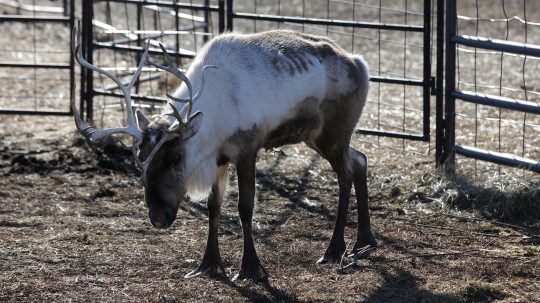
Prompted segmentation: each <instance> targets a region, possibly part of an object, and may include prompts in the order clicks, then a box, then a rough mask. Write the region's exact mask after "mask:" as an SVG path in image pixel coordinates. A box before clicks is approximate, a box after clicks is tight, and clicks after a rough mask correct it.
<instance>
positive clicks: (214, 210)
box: [185, 165, 227, 278]
mask: <svg viewBox="0 0 540 303" xmlns="http://www.w3.org/2000/svg"><path fill="white" fill-rule="evenodd" d="M226 187H227V165H223V166H220V167H219V168H218V177H217V179H216V181H215V183H214V186H212V192H211V193H210V196H209V197H208V241H207V243H206V251H205V252H204V257H203V260H202V262H201V264H200V265H199V267H197V269H195V270H194V271H192V272H190V273H188V274H187V275H185V278H192V277H196V276H200V275H202V274H207V275H210V276H212V275H216V274H218V269H220V270H221V274H223V275H225V268H224V267H223V263H222V262H221V256H220V254H219V245H218V226H219V216H220V209H221V202H223V194H224V193H225V188H226Z"/></svg>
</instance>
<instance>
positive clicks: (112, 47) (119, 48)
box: [93, 42, 195, 58]
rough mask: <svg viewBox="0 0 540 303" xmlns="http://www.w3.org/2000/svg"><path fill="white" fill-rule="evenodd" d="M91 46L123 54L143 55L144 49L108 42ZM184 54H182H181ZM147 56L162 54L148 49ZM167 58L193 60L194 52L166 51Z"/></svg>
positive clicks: (157, 50) (181, 50)
mask: <svg viewBox="0 0 540 303" xmlns="http://www.w3.org/2000/svg"><path fill="white" fill-rule="evenodd" d="M93 45H94V46H95V47H97V48H105V49H110V50H114V51H124V52H135V53H141V54H142V53H144V47H142V46H128V45H121V44H113V43H108V42H94V43H93ZM182 52H184V53H182ZM148 53H149V54H153V55H159V54H163V52H162V51H161V50H160V49H157V48H156V49H149V50H148ZM167 53H168V54H169V56H172V57H179V58H195V52H192V51H189V50H184V49H180V53H177V52H174V51H169V50H168V51H167Z"/></svg>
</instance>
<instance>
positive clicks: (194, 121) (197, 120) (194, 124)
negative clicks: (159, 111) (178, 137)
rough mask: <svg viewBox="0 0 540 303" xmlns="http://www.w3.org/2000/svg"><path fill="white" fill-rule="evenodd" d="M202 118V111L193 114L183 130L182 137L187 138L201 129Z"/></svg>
mask: <svg viewBox="0 0 540 303" xmlns="http://www.w3.org/2000/svg"><path fill="white" fill-rule="evenodd" d="M202 120H203V114H202V112H196V113H194V114H193V115H191V117H189V121H188V123H187V127H186V128H184V129H183V130H182V138H184V140H187V139H189V138H191V137H193V136H194V135H195V134H196V133H197V132H198V131H199V128H201V124H202Z"/></svg>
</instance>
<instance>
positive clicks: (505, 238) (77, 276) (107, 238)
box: [0, 117, 540, 302]
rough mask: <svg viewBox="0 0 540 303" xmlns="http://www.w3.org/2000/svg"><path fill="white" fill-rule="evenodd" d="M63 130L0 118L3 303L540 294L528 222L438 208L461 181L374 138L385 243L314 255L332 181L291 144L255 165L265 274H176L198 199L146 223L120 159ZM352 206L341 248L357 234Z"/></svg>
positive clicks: (200, 234)
mask: <svg viewBox="0 0 540 303" xmlns="http://www.w3.org/2000/svg"><path fill="white" fill-rule="evenodd" d="M71 123H72V122H71V120H70V119H68V118H65V119H64V118H62V119H55V120H54V123H52V121H51V120H50V119H49V118H38V119H36V118H30V117H7V118H6V119H3V120H2V121H1V122H0V129H1V130H2V132H1V133H0V137H1V139H2V141H1V142H2V145H0V151H1V157H0V159H1V161H0V174H2V176H3V178H1V179H0V186H1V187H0V188H1V189H0V196H1V197H2V201H3V203H1V204H0V259H1V260H0V261H1V262H0V271H1V272H2V274H1V275H0V301H8V302H17V301H21V300H22V301H66V302H67V301H77V302H79V301H106V302H109V301H111V302H112V301H114V302H140V301H144V302H184V301H186V300H187V301H200V302H202V301H204V302H207V301H222V302H238V301H255V302H263V301H284V302H304V301H306V302H313V301H315V302H328V301H343V302H358V301H368V302H389V301H400V302H403V301H406V302H413V301H423V302H471V301H477V302H482V301H486V300H498V301H503V302H504V301H508V302H514V301H523V302H531V301H538V300H539V299H540V297H538V294H539V293H540V289H539V288H538V284H537V283H536V281H538V279H539V278H540V272H539V268H540V261H539V260H540V249H539V244H540V242H539V240H540V238H539V232H538V218H534V217H526V218H528V220H521V221H508V220H506V219H505V217H504V216H503V217H495V215H494V212H493V213H492V212H486V211H485V209H484V208H482V207H480V206H479V205H477V204H475V203H473V202H474V200H471V201H470V204H469V205H468V206H467V207H466V205H465V204H462V205H461V206H460V207H454V206H452V205H451V204H448V203H447V202H448V201H452V200H453V201H461V202H462V203H465V202H466V201H467V200H466V197H467V194H466V191H465V190H466V188H465V187H464V188H460V186H462V183H461V182H458V183H456V182H455V181H450V180H448V179H446V178H445V177H444V176H443V175H439V174H438V173H433V172H432V171H433V170H432V164H431V162H430V161H420V160H422V159H420V160H419V159H418V158H415V157H412V156H411V155H410V154H408V153H394V154H393V156H392V157H390V158H391V159H393V160H389V159H388V158H387V156H388V155H386V154H385V153H377V148H376V147H372V148H369V147H368V148H366V152H367V154H372V155H374V157H372V159H371V171H370V174H369V190H370V205H371V213H372V220H373V225H374V229H375V233H376V236H377V238H378V239H379V244H380V245H379V247H378V248H377V249H376V250H375V251H373V252H371V254H370V255H369V256H368V257H367V258H365V259H360V260H357V261H356V264H353V265H349V266H346V265H348V263H349V262H352V261H353V260H350V259H345V260H344V262H343V264H342V265H341V266H340V265H325V266H317V265H316V264H315V260H317V258H318V257H320V255H321V254H322V253H323V251H324V248H325V246H326V245H327V241H328V239H329V237H330V233H331V229H332V226H333V220H334V216H335V208H336V201H337V190H336V188H337V184H336V181H335V179H334V176H333V174H332V173H331V171H330V168H329V165H328V164H327V163H326V162H325V161H323V160H322V159H320V158H319V157H318V156H316V155H315V154H314V153H313V152H311V151H309V150H307V149H305V148H304V147H302V146H294V147H288V148H285V149H284V152H285V154H286V155H287V156H286V157H284V156H279V155H274V154H271V153H261V154H260V160H259V162H258V163H259V172H258V174H257V204H256V205H257V206H256V210H255V217H254V226H255V231H254V235H255V239H256V242H257V243H256V247H257V249H258V252H259V255H260V257H261V259H262V261H263V263H264V264H265V266H266V268H267V269H268V270H269V272H270V274H271V276H270V279H269V281H268V283H262V284H253V283H248V282H237V283H232V282H230V281H229V280H228V279H226V278H196V279H184V278H183V275H184V274H186V273H187V272H189V271H190V270H192V269H193V268H195V267H196V265H197V263H198V262H199V260H200V258H201V257H202V253H203V251H204V246H205V243H204V242H205V241H204V240H205V239H206V227H205V226H206V220H207V219H206V207H205V205H204V203H202V204H200V203H194V202H186V203H185V204H183V205H182V207H181V209H180V211H179V216H178V219H177V221H176V223H175V224H174V226H173V228H171V229H170V230H167V231H159V230H155V229H153V228H152V227H151V226H150V224H149V222H148V219H147V215H146V212H147V210H146V209H145V207H144V203H143V202H142V198H143V197H142V189H141V187H140V185H138V183H137V178H136V177H135V176H134V174H133V172H132V166H131V164H130V163H129V162H130V161H129V160H128V159H129V156H128V155H124V156H122V155H121V154H118V151H117V150H116V151H114V152H113V153H107V152H106V151H100V152H99V153H97V157H96V156H95V155H96V151H94V150H91V149H88V147H85V145H84V144H83V145H81V141H80V140H79V139H77V138H78V136H77V135H76V134H75V133H74V131H73V128H72V126H71V125H72V124H71ZM14 125H16V126H17V127H16V128H14V127H13V126H14ZM66 129H70V131H68V132H66ZM30 130H36V131H32V132H31V131H30ZM66 133H67V134H68V135H66ZM379 155H380V156H379ZM413 168H414V170H413ZM429 168H431V169H429ZM402 171H409V172H410V173H409V174H403V173H402ZM429 171H431V172H429ZM231 173H232V172H231ZM456 184H457V185H456ZM460 191H461V192H463V193H460ZM236 197H237V193H236V189H235V178H234V177H231V180H230V187H229V193H228V197H227V199H226V201H225V203H224V206H223V216H222V219H221V224H220V245H221V251H222V256H223V259H224V263H225V268H226V272H227V275H228V277H231V276H232V275H234V273H236V271H237V270H238V268H239V264H240V258H241V243H242V242H241V241H242V235H241V227H240V224H239V219H238V215H237V211H236V203H235V199H236ZM354 208H355V207H354V205H351V209H350V210H349V213H350V214H351V216H350V221H349V223H348V224H347V228H346V238H347V241H352V239H354V230H355V226H356V223H355V220H354V218H355V216H354V212H355V209H354ZM349 245H352V244H351V243H349Z"/></svg>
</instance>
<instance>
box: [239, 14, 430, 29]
mask: <svg viewBox="0 0 540 303" xmlns="http://www.w3.org/2000/svg"><path fill="white" fill-rule="evenodd" d="M229 18H237V19H248V20H261V21H275V22H290V23H302V24H319V25H329V26H343V27H355V28H372V29H381V30H395V31H405V32H420V33H421V32H423V31H424V28H423V27H422V26H417V25H402V24H385V23H374V22H358V21H347V20H332V19H319V18H306V17H293V16H277V15H264V14H251V13H236V12H232V14H231V16H229Z"/></svg>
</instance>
